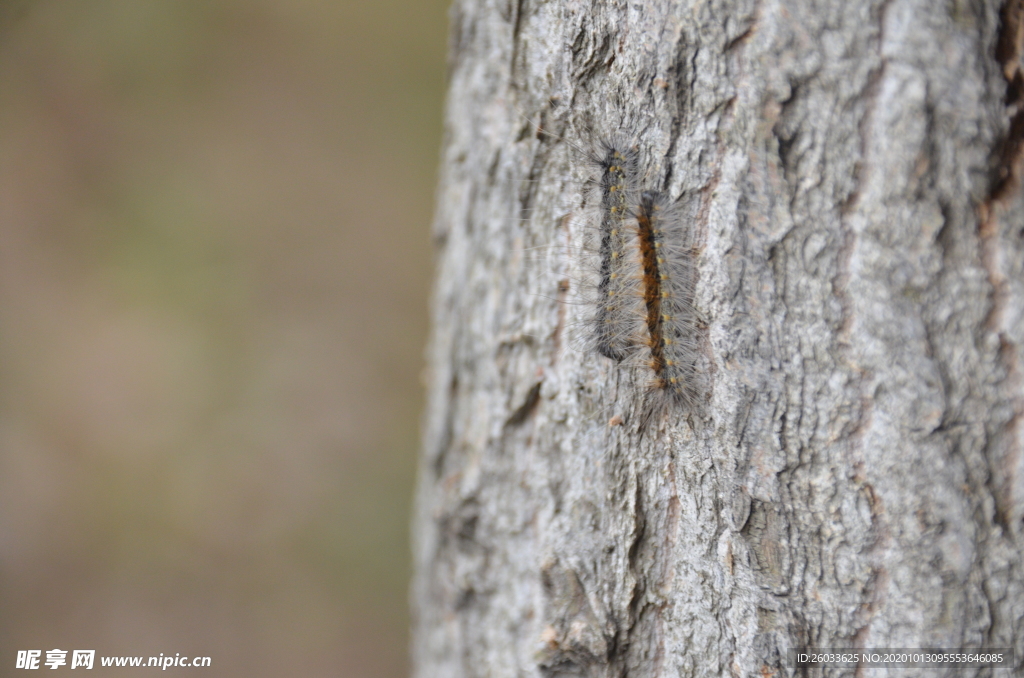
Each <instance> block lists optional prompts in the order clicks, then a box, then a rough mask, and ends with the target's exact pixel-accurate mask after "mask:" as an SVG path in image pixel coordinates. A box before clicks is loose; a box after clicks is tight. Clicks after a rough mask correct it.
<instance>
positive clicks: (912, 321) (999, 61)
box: [413, 0, 1024, 678]
mask: <svg viewBox="0 0 1024 678" xmlns="http://www.w3.org/2000/svg"><path fill="white" fill-rule="evenodd" d="M1022 15H1024V1H1022V0H1007V2H1006V4H1005V6H1004V5H1001V4H999V2H997V1H996V0H944V1H941V2H940V1H938V0H880V1H868V0H818V1H816V2H815V1H811V0H708V1H707V2H697V1H695V0H646V2H643V3H626V2H595V3H583V2H579V1H578V0H549V1H548V2H539V1H533V0H517V2H511V1H510V2H504V0H502V1H499V2H493V3H492V2H475V1H473V0H456V2H455V6H454V7H453V8H452V13H451V20H452V28H451V36H452V37H451V57H450V58H451V66H450V68H451V77H450V91H449V97H448V112H447V118H446V132H445V141H444V148H443V156H442V165H441V169H442V171H441V186H440V190H439V192H438V199H439V202H438V211H437V217H436V222H435V226H434V235H435V239H436V242H437V245H438V259H437V262H438V273H437V287H436V290H435V298H434V310H433V322H434V326H433V327H434V329H433V341H432V344H431V348H430V351H429V372H428V399H429V400H428V402H429V404H428V409H427V414H426V421H425V437H424V449H423V454H422V459H421V465H420V479H419V490H418V499H417V509H416V510H417V513H416V516H415V522H414V531H415V566H416V573H415V579H414V586H413V606H414V613H415V618H416V621H415V628H414V641H413V654H414V662H415V666H416V670H415V675H417V676H420V677H422V678H426V677H428V676H429V677H435V676H436V677H439V678H440V677H444V678H459V677H467V678H468V677H470V676H491V677H498V676H517V677H518V676H546V677H553V676H627V675H628V676H637V677H639V676H644V677H648V676H673V677H675V676H710V675H721V676H761V675H775V674H776V673H777V674H778V675H794V673H796V674H797V675H804V673H802V672H801V671H798V670H795V669H793V668H792V667H790V666H789V662H788V660H787V652H788V651H790V650H791V649H793V648H798V647H817V648H829V647H845V648H919V647H944V648H961V647H963V648H982V647H988V648H992V647H1010V648H1014V649H1015V651H1016V659H1015V662H1016V668H1015V669H1014V670H1015V671H1018V672H1019V671H1021V666H1022V659H1024V623H1022V621H1021V620H1022V617H1024V569H1022V550H1024V549H1022V545H1024V455H1022V442H1024V431H1022V426H1024V386H1022V384H1024V382H1022V369H1024V367H1022V358H1024V355H1022V346H1024V343H1022V342H1024V313H1022V310H1024V230H1022V229H1024V200H1022V197H1021V191H1020V188H1019V185H1018V182H1017V180H1018V175H1019V174H1020V155H1021V154H1022V147H1024V113H1022V112H1021V109H1024V101H1022V100H1024V77H1022V75H1021V68H1022V62H1021V40H1022V36H1024V19H1022ZM538 124H540V125H543V128H544V129H545V130H546V131H547V132H548V133H536V129H535V127H536V125H538ZM612 135H619V136H620V137H621V136H627V137H628V138H629V139H630V143H631V144H633V147H634V148H635V151H636V153H637V154H638V158H639V161H638V167H639V168H640V175H641V179H640V181H641V182H642V184H643V186H644V187H652V188H656V189H658V190H661V191H664V193H665V194H666V195H668V196H669V198H670V200H672V201H673V202H676V203H677V204H683V205H685V206H686V209H685V210H684V211H685V213H686V214H688V215H689V217H688V221H687V228H688V229H689V232H690V233H691V234H692V236H693V238H694V240H695V242H697V243H699V247H698V249H697V250H696V251H695V252H696V263H697V269H696V270H697V286H696V292H695V296H694V298H693V304H694V307H695V315H696V316H697V317H699V318H700V328H701V329H700V339H701V341H702V342H703V343H702V344H701V345H702V346H703V348H702V349H701V351H702V356H704V359H702V360H703V361H702V362H701V365H702V367H701V370H702V377H703V378H704V380H705V381H706V388H705V389H704V391H703V392H702V394H701V400H700V403H699V405H698V406H693V407H689V408H681V407H675V408H671V409H670V410H669V411H668V412H667V414H666V415H665V416H663V417H656V418H654V419H652V420H651V422H650V423H649V425H647V426H646V427H644V426H642V421H641V420H642V418H643V415H642V410H643V407H644V406H643V404H642V403H643V398H644V397H645V396H644V388H645V387H644V383H645V382H644V380H643V372H644V369H645V366H644V365H642V364H634V365H633V366H632V367H630V366H628V365H624V364H616V363H615V362H613V361H612V360H609V359H607V358H604V357H602V356H600V355H599V354H597V353H594V352H593V351H588V350H586V347H585V346H584V345H583V344H582V343H581V342H577V341H574V340H573V338H572V336H573V334H574V330H575V329H577V328H579V327H580V325H579V322H580V318H581V317H582V316H581V307H580V305H579V304H577V303H575V301H574V300H583V301H585V299H583V298H582V297H579V296H574V286H576V285H577V283H578V280H577V278H576V277H574V276H573V275H572V274H570V273H567V271H570V270H571V266H572V259H573V258H574V257H577V256H585V255H586V252H582V251H581V250H579V249H577V248H574V247H567V246H566V243H569V242H578V235H579V232H580V230H581V229H585V228H589V225H588V224H591V223H592V220H589V221H588V219H589V218H588V217H586V216H585V215H586V209H584V208H585V206H586V205H587V204H588V201H587V199H586V180H587V179H588V178H593V177H592V176H589V177H588V169H587V162H586V152H585V151H584V150H582V149H585V148H588V147H592V146H593V145H594V143H596V140H598V139H599V138H602V137H604V138H608V137H610V136H612ZM581 252H582V253H581ZM562 260H565V261H568V262H569V263H567V264H566V265H564V266H563V265H559V264H558V263H557V262H559V261H562ZM538 261H539V262H541V263H538ZM550 262H555V264H552V265H549V263H550ZM990 671H991V669H974V668H960V669H951V670H948V672H942V671H940V672H939V673H937V674H934V675H991V673H990ZM815 675H851V672H850V670H849V669H827V670H825V671H824V673H823V674H815ZM893 675H895V674H893ZM1003 675H1009V674H1003ZM1017 675H1020V674H1019V673H1018V674H1017Z"/></svg>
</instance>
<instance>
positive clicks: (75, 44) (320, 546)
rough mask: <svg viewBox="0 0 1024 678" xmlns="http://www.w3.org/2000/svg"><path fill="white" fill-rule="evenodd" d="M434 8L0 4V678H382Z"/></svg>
mask: <svg viewBox="0 0 1024 678" xmlns="http://www.w3.org/2000/svg"><path fill="white" fill-rule="evenodd" d="M446 5H447V1H446V0H444V1H439V0H428V1H425V2H424V1H417V2H411V1H410V2H401V1H399V0H383V1H380V0H379V1H377V2H374V3H360V2H354V1H352V2H328V1H326V0H322V1H316V0H292V1H291V2H286V1H283V0H275V1H271V0H249V1H247V2H241V1H240V0H207V1H204V2H198V1H194V0H132V1H131V2H128V1H125V0H120V1H116V0H79V1H78V2H74V3H68V2H58V1H56V0H28V1H24V0H23V1H19V2H7V3H3V2H2V1H0V609H2V610H3V614H2V615H0V675H6V674H7V673H8V672H13V668H11V667H13V666H14V656H15V653H16V651H17V650H19V649H41V650H44V651H45V650H48V649H52V648H55V647H59V648H61V649H95V650H97V654H98V655H103V654H111V655H112V654H132V655H146V656H148V655H153V654H159V653H161V652H162V653H164V654H174V653H179V652H180V653H182V654H190V655H209V656H211V657H212V658H213V662H214V671H213V673H212V674H211V675H218V676H234V675H247V676H252V675H266V676H272V675H273V676H277V675H310V676H321V675H322V676H400V675H404V674H405V673H406V671H407V661H406V643H407V628H406V627H407V623H408V620H407V612H406V591H407V580H408V577H409V558H408V530H407V523H408V518H409V510H410V509H409V500H410V494H411V488H412V480H413V474H414V459H415V450H416V445H417V433H418V418H419V412H420V407H421V388H420V386H419V383H418V374H419V370H420V369H421V362H422V346H423V342H424V339H425V333H426V303H427V299H426V295H427V290H428V289H429V272H430V271H429V266H430V247H429V240H428V234H429V228H428V225H429V221H430V217H431V209H432V204H431V200H432V195H433V188H434V173H435V167H436V163H437V150H438V147H439V141H440V125H441V122H440V116H441V106H442V101H441V100H442V94H443V80H444V50H445V44H446V43H445V30H446V17H445V9H446ZM95 670H96V671H97V674H98V675H103V673H104V671H103V670H102V669H100V668H99V667H97V669H95ZM131 673H132V672H131V671H130V670H128V669H118V670H117V674H118V675H130V674H131Z"/></svg>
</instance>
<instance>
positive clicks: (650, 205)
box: [636, 191, 704, 423]
mask: <svg viewBox="0 0 1024 678" xmlns="http://www.w3.org/2000/svg"><path fill="white" fill-rule="evenodd" d="M636 223H637V241H638V244H639V248H640V254H641V256H640V259H641V262H642V267H643V288H644V305H645V306H646V317H645V320H646V323H645V324H646V330H647V333H646V337H645V341H646V344H647V351H646V355H645V362H646V364H647V366H648V367H649V368H650V371H651V372H652V373H653V378H652V379H651V380H650V383H649V385H648V390H647V393H646V403H645V413H644V417H643V421H644V422H645V423H646V422H647V421H649V420H650V419H651V418H652V417H655V416H656V415H659V414H661V413H662V412H664V411H666V410H668V409H670V408H671V407H673V406H681V407H684V408H691V407H693V406H694V405H696V404H697V402H698V401H699V396H700V395H701V394H702V392H703V390H704V384H703V380H702V379H701V376H702V373H701V371H700V370H699V363H700V360H701V348H700V347H701V343H702V341H701V340H702V337H701V332H700V330H701V324H700V322H699V320H698V314H697V312H696V310H695V308H694V305H693V300H694V291H695V287H696V282H697V264H696V256H695V243H694V242H693V241H692V237H691V236H692V233H691V229H689V228H688V227H687V224H686V220H685V219H683V214H682V212H681V209H680V208H679V207H678V206H673V205H668V204H667V201H666V200H665V197H664V195H663V194H661V193H658V192H655V191H644V192H643V193H642V194H641V197H640V205H639V209H638V210H637V213H636Z"/></svg>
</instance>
